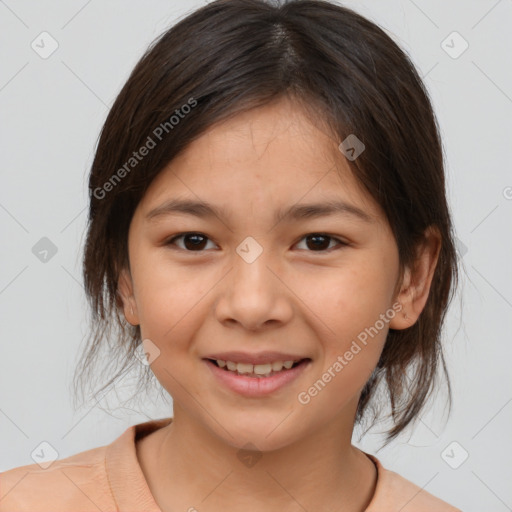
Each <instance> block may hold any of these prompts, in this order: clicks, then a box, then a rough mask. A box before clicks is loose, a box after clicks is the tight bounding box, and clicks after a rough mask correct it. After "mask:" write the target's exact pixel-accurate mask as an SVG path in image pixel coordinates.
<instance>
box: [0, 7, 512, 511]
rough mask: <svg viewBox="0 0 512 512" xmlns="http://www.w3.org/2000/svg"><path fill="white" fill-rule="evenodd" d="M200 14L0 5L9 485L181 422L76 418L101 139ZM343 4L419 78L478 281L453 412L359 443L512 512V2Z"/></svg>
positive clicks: (0, 388)
mask: <svg viewBox="0 0 512 512" xmlns="http://www.w3.org/2000/svg"><path fill="white" fill-rule="evenodd" d="M203 3H204V2H200V1H193V2H192V1H190V2H185V1H183V0H180V1H175V2H172V3H171V2H169V1H157V0H153V1H151V2H142V1H131V2H122V1H121V0H109V1H99V0H90V1H88V2H87V1H83V0H80V1H78V0H76V1H75V0H73V1H66V2H64V1H63V0H60V1H39V2H29V1H23V0H7V1H0V37H1V44H0V52H1V53H0V115H1V124H0V130H1V132H0V144H1V148H0V149H1V152H0V154H1V166H0V169H1V173H2V175H1V183H2V186H1V189H0V226H1V233H2V244H0V251H1V253H0V254H1V264H0V314H1V318H0V320H1V322H0V325H1V328H2V336H1V348H2V351H1V355H2V357H0V429H1V436H0V454H1V456H0V470H2V471H3V470H6V469H10V468H12V467H15V466H20V465H25V464H31V463H33V462H34V461H33V460H32V458H31V453H32V452H33V451H34V449H36V448H37V447H39V445H40V443H41V442H43V441H46V442H48V443H50V444H51V445H52V446H53V447H54V448H55V449H56V451H57V453H58V457H59V458H63V457H66V456H68V455H71V454H73V453H77V452H79V451H82V450H85V449H89V448H93V447H96V446H100V445H103V444H107V443H110V442H111V441H112V440H113V439H115V438H116V437H117V436H118V435H120V434H121V433H122V432H123V431H124V430H125V429H126V428H127V427H128V426H130V425H132V424H134V423H138V422H142V421H147V420H148V419H151V418H159V417H167V416H170V415H171V411H169V409H168V405H167V404H165V403H163V402H158V400H157V399H156V398H155V400H148V403H146V404H144V406H143V407H138V408H136V410H132V409H127V408H125V407H122V406H119V407H117V408H114V410H113V411H112V412H108V411H106V410H104V409H103V408H102V404H101V402H100V404H98V405H96V406H94V404H89V405H88V406H84V407H83V408H82V409H80V410H78V411H73V409H72V407H71V399H70V381H71V377H72V373H73V370H74V365H75V363H76V357H77V354H78V351H79V346H80V344H81V340H82V338H83V336H84V333H85V329H86V327H87V324H86V319H87V316H86V307H85V298H84V293H83V287H82V284H81V263H80V259H81V251H82V247H83V246H82V244H83V235H84V229H85V222H86V204H87V202H86V197H87V196H86V183H87V181H86V180H87V173H88V169H89V166H90V164H91V162H92V157H93V153H94V148H95V144H96V140H97V137H98V134H99V132H100V128H101V126H102V123H103V121H104V119H105V116H106V114H107V111H108V108H109V106H110V105H111V104H112V102H113V100H114V98H115V97H116V94H117V93H118V92H119V90H120V88H121V87H122V85H123V84H124V82H125V80H126V79H127V78H128V75H129V73H130V71H131V69H132V68H133V66H134V65H135V63H136V62H137V60H138V59H139V57H140V56H141V54H142V52H143V51H144V50H145V49H146V47H147V45H148V44H149V43H150V42H151V41H152V40H153V39H154V38H155V37H156V36H158V35H159V34H160V33H161V32H163V31H164V30H165V29H166V28H167V27H169V26H170V25H171V24H172V23H173V22H174V21H175V20H177V19H178V18H181V17H182V16H184V15H185V14H186V13H188V12H190V11H191V10H193V9H194V8H195V7H198V6H200V5H202V4H203ZM344 5H347V6H349V7H352V8H354V9H355V10H356V11H358V12H360V13H361V14H363V15H364V16H366V17H368V18H369V19H371V20H373V21H375V22H377V23H378V24H379V25H380V26H382V27H383V28H384V29H385V30H386V31H387V32H388V33H389V34H390V35H391V36H392V37H393V38H394V39H395V41H397V42H398V43H399V44H400V45H401V46H402V48H404V49H405V50H406V51H407V52H408V53H409V54H410V55H411V57H412V59H413V61H414V63H415V64H416V65H417V67H418V69H419V70H420V73H421V75H422V76H424V79H425V81H426V85H427V87H428V89H429V91H430V93H431V95H432V98H433V101H434V105H435V109H436V113H437V116H438V119H439V123H440V127H441V131H442V135H443V138H444V144H445V151H446V164H447V173H448V188H449V195H450V202H451V206H452V210H453V216H454V221H455V226H456V230H457V237H458V239H459V250H460V253H461V255H462V256H463V264H464V267H465V269H466V274H465V275H463V279H462V287H461V292H460V294H459V295H458V297H457V298H456V300H455V301H454V303H453V306H452V308H451V309H450V312H449V316H448V322H447V329H446V351H447V356H448V365H449V371H450V374H451V377H452V383H453V389H454V398H455V400H454V408H453V412H452V414H451V416H450V417H449V419H448V420H446V415H443V414H444V399H443V393H442V392H441V393H440V394H439V395H438V397H437V400H436V402H435V405H434V407H433V408H432V409H431V410H430V412H427V413H425V414H424V415H423V416H422V418H421V420H420V422H419V423H418V425H417V426H416V427H415V428H414V429H413V430H412V431H411V432H410V433H409V434H408V435H405V436H402V437H400V438H399V439H398V440H396V441H395V442H393V443H392V444H391V445H389V446H388V447H387V448H385V449H382V450H380V451H377V449H378V447H379V442H380V441H381V440H382V438H381V437H380V436H379V435H378V433H377V432H373V433H370V434H368V435H367V436H366V437H365V438H364V439H363V440H362V441H361V442H358V443H357V444H358V445H359V446H360V447H361V448H363V449H365V450H366V451H368V452H371V453H375V454H376V455H377V457H379V458H380V460H381V461H382V463H383V464H384V466H385V467H387V468H389V469H392V470H395V471H397V472H398V473H400V474H402V475H403V476H405V477H406V478H408V479H410V480H412V481H414V482H415V483H417V484H418V485H420V486H422V487H423V486H424V487H425V489H426V490H428V491H429V492H432V493H433V494H436V495H438V496H439V497H441V498H443V499H445V500H447V501H449V502H450V503H452V504H454V505H456V506H458V507H459V508H462V509H463V510H464V511H466V512H471V511H475V512H476V511H481V510H486V511H496V512H501V511H506V510H512V486H511V485H510V482H511V471H510V469H509V467H510V460H512V443H511V439H510V438H511V436H510V431H511V428H510V426H511V420H512V403H511V401H512V386H511V378H510V369H509V367H510V358H511V356H512V348H511V347H512V344H511V336H510V332H511V330H512V320H511V318H512V266H511V265H510V261H511V258H510V255H511V254H512V250H511V249H512V230H511V222H510V221H511V213H512V172H511V163H510V151H509V149H510V144H511V142H512V138H511V135H512V130H511V118H512V67H511V59H510V55H511V53H512V31H511V30H510V27H511V26H512V0H500V1H495V0H489V1H487V0H485V1H483V0H482V1H475V0H473V1H463V0H457V1H450V2H446V1H440V0H437V1H430V2H427V1H426V0H415V1H412V0H390V1H386V2H382V1H377V0H366V1H361V2H355V1H349V2H344ZM43 31H47V32H48V33H49V34H51V37H52V38H53V39H54V40H55V41H57V43H58V48H57V50H56V51H55V52H54V53H53V54H52V55H50V56H49V57H47V58H45V59H43V58H42V57H41V56H40V55H39V54H38V53H36V51H35V50H34V49H33V48H32V47H31V43H32V42H33V41H35V43H34V45H35V44H38V45H39V48H38V51H39V52H42V51H48V50H49V49H51V43H52V42H51V40H50V39H49V38H48V36H40V34H41V32H43ZM454 31H456V32H458V33H459V34H460V37H459V36H457V35H453V34H452V32H454ZM451 34H452V35H451ZM44 37H46V39H44V41H43V42H41V38H44ZM462 38H463V39H462ZM464 40H465V41H467V44H468V45H469V47H468V48H467V50H466V51H464V52H463V53H462V54H461V55H458V54H459V53H460V51H461V50H462V49H463V48H464ZM443 41H445V43H443ZM43 45H44V48H42V47H43ZM450 54H451V55H450ZM454 57H456V58H454ZM43 237H47V238H48V239H49V240H51V242H52V243H53V244H54V245H55V247H56V249H57V252H56V254H54V255H52V253H51V252H50V253H49V254H48V255H47V261H46V262H44V261H41V260H40V258H38V257H36V254H34V253H33V250H32V249H33V247H34V246H36V248H37V247H39V246H37V245H36V244H37V243H38V242H39V241H40V239H41V238H43ZM39 243H43V244H44V243H47V242H39ZM35 252H37V251H35ZM109 403H112V402H109ZM114 403H115V400H114ZM111 407H112V405H111ZM454 442H455V444H452V443H454ZM466 455H467V459H466V460H464V457H466Z"/></svg>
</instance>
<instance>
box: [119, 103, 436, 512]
mask: <svg viewBox="0 0 512 512" xmlns="http://www.w3.org/2000/svg"><path fill="white" fill-rule="evenodd" d="M338 144H339V141H336V140H335V139H334V138H333V137H332V136H331V135H330V134H328V132H327V131H326V130H325V129H323V128H322V127H321V126H320V125H319V124H318V123H315V122H313V121H312V120H311V119H310V118H309V117H307V116H306V115H305V113H304V112H303V111H302V110H301V109H300V107H299V106H298V105H297V104H296V103H294V102H293V101H292V100H291V99H281V100H279V101H277V102H274V103H272V104H269V105H267V106H265V107H263V108H258V109H255V110H252V111H249V112H246V113H243V114H240V115H237V116H236V117H234V118H232V119H230V120H228V121H224V122H222V123H220V124H217V125H215V126H214V127H212V128H211V129H209V130H208V131H207V132H206V133H205V134H204V135H202V136H201V137H200V138H198V139H196V140H195V141H194V142H192V143H191V144H190V146H189V147H188V148H187V149H186V150H185V151H183V152H182V153H181V154H180V155H179V156H178V157H177V158H175V159H174V160H173V161H172V162H171V163H170V164H169V165H168V166H167V167H166V168H165V169H164V170H163V171H162V172H161V173H160V174H159V175H158V176H157V177H156V178H155V179H154V180H153V182H152V183H151V184H150V186H149V188H148V190H147V191H146V194H145V196H144V197H143V199H142V201H141V202H140V204H139V205H138V207H137V209H136V211H135V214H134V216H133V219H132V222H131V225H130V230H129V240H128V242H129V260H130V270H128V269H124V270H123V271H122V273H121V275H120V279H119V291H120V294H121V297H122V302H123V311H124V314H125V317H126V319H127V321H128V322H130V323H131V324H132V325H140V327H141V333H142V339H150V340H151V342H152V343H153V344H154V345H155V346H157V347H158V349H159V350H160V354H159V355H158V357H157V358H156V359H155V360H154V361H153V362H152V364H151V369H152V371H153V372H154V374H155V376H156V377H157V378H158V380H159V382H160V383H161V384H162V386H163V387H164V388H165V390H166V391H167V392H168V393H169V394H170V395H171V396H172V397H173V404H174V412H173V418H174V420H173V422H172V423H171V424H170V425H169V426H168V427H165V428H162V429H160V430H157V431H156V432H154V433H152V434H150V435H148V436H147V437H145V438H143V439H142V440H140V441H139V442H138V444H137V455H138V458H139V461H140V464H141V467H142V470H143V473H144V475H145V477H146V479H147V481H148V485H149V487H150V489H151V491H152V493H153V495H154V497H155V500H156V502H157V503H158V505H159V506H160V508H161V509H162V510H163V511H164V512H165V511H170V510H189V509H191V507H195V508H197V510H200V511H208V512H216V511H221V510H222V511H223V512H230V511H235V510H237V511H238V510H247V511H260V510H265V511H269V512H272V511H280V512H282V511H299V510H300V511H303V510H304V508H305V509H306V510H317V511H324V510H325V511H327V510H344V511H347V512H361V511H364V510H365V508H366V507H367V505H368V504H369V502H370V500H371V498H372V496H373V494H374V490H375V485H376V480H377V475H376V469H375V466H374V464H373V463H372V462H371V461H370V459H369V458H368V457H367V456H366V455H365V454H364V453H363V452H361V451H360V450H358V449H357V448H355V447H354V446H352V444H351V436H352V430H353V425H354V418H355V413H356V408H357V403H358V399H359V395H360V393H361V390H362V388H363V387H364V385H365V383H366V381H367V379H368V378H369V376H370V374H371V372H372V370H373V369H374V368H375V366H376V364H377V362H378V359H379V356H380V354H381V351H382V349H383V346H384V342H385V339H386V335H387V332H388V329H389V327H391V328H394V329H404V328H407V327H410V326H411V325H412V324H414V322H415V321H416V320H417V318H418V316H419V314H420V313H421V311H422V309H423V307H424V305H425V302H426V299H427V296H428V292H429V289H430V285H431V280H432V275H433V271H434V269H435V265H436V262H437V257H438V254H439V247H440V241H439V237H438V236H437V233H436V232H435V231H430V232H429V233H428V234H427V235H428V236H427V241H426V243H425V244H424V245H423V246H422V248H421V250H419V251H418V260H417V265H415V267H414V272H413V271H412V270H410V269H406V270H405V273H404V275H403V280H402V281H401V282H400V277H401V276H400V273H399V258H398V249H397V246H396V242H395V239H394V237H393V235H392V232H391V229H390V227H389V225H388V222H387V220H386V217H385V215H384V213H383V212H382V211H381V209H380V208H379V206H378V205H377V204H376V203H375V202H374V200H373V199H372V198H371V196H369V194H368V193H367V192H365V191H364V190H363V189H362V188H361V187H360V185H359V184H358V183H357V181H356V180H355V178H354V177H353V176H352V175H351V172H350V169H349V166H348V162H347V160H346V159H345V157H344V155H343V154H342V153H341V152H340V151H339V150H338V147H337V146H338ZM176 197H180V198H188V199H191V200H199V199H200V200H203V201H207V202H209V203H212V204H214V205H218V206H222V207H225V208H226V209H227V211H226V217H221V218H219V217H216V216H213V217H211V218H199V217H195V216H192V215H187V214H183V213H180V214H173V215H168V216H160V217H156V218H154V219H153V220H151V221H150V220H147V219H146V215H147V214H148V212H150V211H151V210H152V209H153V208H155V207H157V206H160V205H161V204H162V203H164V202H165V201H166V200H168V199H171V198H176ZM327 199H342V200H343V201H345V202H347V203H350V204H351V205H353V206H356V207H357V208H359V209H361V210H363V211H364V212H365V213H366V214H367V215H368V217H369V220H362V219H360V218H359V217H356V216H354V215H349V214H337V215H331V216H326V217H320V218H314V219H299V220H295V221H293V220H281V221H280V222H278V223H276V222H275V221H274V214H275V212H276V211H277V210H279V209H286V208H287V207H289V206H292V205H296V204H297V203H300V204H306V203H318V202H322V201H325V200H327ZM183 232H192V234H197V233H200V234H201V235H203V236H205V237H206V238H205V239H202V238H200V239H199V241H202V242H203V243H202V245H200V248H199V249H194V242H196V243H197V241H196V240H195V239H194V238H193V237H192V240H191V239H190V237H188V238H187V237H182V238H179V239H178V240H175V241H174V242H173V244H170V243H169V240H171V239H172V238H173V237H175V236H178V235H179V234H181V233H183ZM319 233H320V234H326V235H328V236H329V237H333V238H329V237H328V238H326V239H321V241H320V242H316V245H315V240H313V241H312V240H311V238H310V237H309V238H308V235H311V234H319ZM249 236H250V237H252V238H253V239H254V240H256V241H257V243H258V244H259V245H260V246H261V248H262V249H263V252H262V253H261V255H260V256H259V257H258V258H257V259H256V260H255V261H253V262H252V263H248V262H246V261H245V260H244V259H243V258H241V257H240V256H239V254H238V253H237V252H236V249H237V247H238V246H239V245H240V244H241V242H243V241H244V240H245V239H246V237H249ZM336 239H339V240H341V241H343V242H345V243H346V244H347V245H340V244H339V243H338V242H337V241H336ZM318 247H320V248H318ZM400 285H401V286H400ZM397 301H398V302H400V303H401V305H402V312H400V313H396V314H395V315H394V317H393V318H392V320H391V321H390V322H389V323H386V325H385V327H384V328H383V329H381V330H380V331H379V333H378V335H376V336H374V337H373V338H371V339H370V341H369V342H368V344H367V345H366V346H364V347H363V348H362V350H361V351H360V352H359V353H358V354H357V355H355V356H354V357H353V359H352V360H351V361H350V362H348V364H347V365H346V366H345V367H344V368H343V370H342V371H341V372H339V373H337V374H336V376H335V377H334V378H332V379H331V381H330V382H329V383H328V384H327V385H326V386H325V387H324V388H323V389H322V390H321V392H319V393H318V394H317V395H316V396H315V397H313V398H312V399H311V401H310V402H309V403H308V404H305V405H304V404H301V403H300V402H299V401H298V399H297V396H298V394H299V393H300V392H302V391H307V390H308V388H310V387H311V385H312V384H313V383H314V382H315V381H317V380H318V379H319V378H320V377H321V376H322V374H323V373H324V372H325V371H326V370H327V369H328V368H329V367H332V365H333V363H334V362H335V361H336V360H337V357H338V356H339V355H343V354H344V353H345V352H346V351H347V350H349V348H350V346H351V343H352V341H353V340H355V339H356V338H357V335H358V334H359V333H361V332H362V331H364V329H365V328H368V327H370V326H373V325H375V322H376V321H377V320H378V319H379V315H381V314H383V313H386V312H387V311H389V310H392V306H393V304H395V305H396V304H397ZM404 312H405V313H404ZM226 350H242V351H248V352H255V351H263V350H279V351H284V352H289V353H294V354H296V353H298V354H301V355H302V356H303V357H309V358H311V363H310V364H309V366H308V367H307V368H306V369H305V370H304V371H303V372H302V374H301V375H300V376H299V377H298V378H297V379H295V380H294V381H293V382H291V383H289V384H288V385H287V386H285V387H284V388H282V389H280V390H278V391H277V392H275V393H273V394H271V395H269V396H265V397H264V398H247V397H244V396H241V395H239V394H236V393H234V392H232V391H230V390H229V389H226V388H224V387H223V386H222V385H220V384H219V382H218V381H217V380H216V379H215V378H214V377H213V375H212V374H211V372H210V371H209V368H207V367H206V363H205V362H204V361H203V359H202V358H203V357H205V356H207V355H208V354H211V353H212V352H219V351H226ZM248 442H250V443H252V444H253V445H255V447H257V450H259V452H260V454H261V455H262V456H261V458H260V459H259V460H258V462H257V463H256V464H255V465H253V466H252V467H247V466H245V465H244V464H243V463H242V462H241V461H240V460H239V458H238V457H237V454H238V452H239V449H240V448H242V447H244V446H245V445H246V444H247V443H248ZM191 510H193V509H191Z"/></svg>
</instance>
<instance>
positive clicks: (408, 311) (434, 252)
mask: <svg viewBox="0 0 512 512" xmlns="http://www.w3.org/2000/svg"><path fill="white" fill-rule="evenodd" d="M440 250H441V235H440V234H439V230H438V229H437V228H435V227H433V226H431V227H429V228H427V230H426V231H425V238H424V240H423V241H422V242H420V243H419V244H418V246H417V248H416V259H415V261H414V262H413V264H412V265H411V268H409V267H408V268H406V269H405V273H404V276H403V281H402V286H401V289H400V291H399V293H398V295H397V297H396V300H397V301H398V302H400V304H401V305H402V309H401V310H400V313H399V314H398V315H396V316H395V317H394V318H393V319H392V320H391V322H390V323H389V327H390V328H391V329H406V328H407V327H411V325H414V324H415V323H416V321H417V320H418V317H419V316H420V314H421V312H422V311H423V308H424V307H425V304H426V303H427V299H428V295H429V293H430V286H431V284H432V278H433V277H434V271H435V269H436V266H437V261H438V258H439V252H440Z"/></svg>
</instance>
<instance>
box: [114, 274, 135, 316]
mask: <svg viewBox="0 0 512 512" xmlns="http://www.w3.org/2000/svg"><path fill="white" fill-rule="evenodd" d="M117 289H118V297H119V299H120V303H119V301H118V306H120V307H122V308H123V312H124V316H125V318H126V320H127V322H128V323H130V324H131V325H139V323H140V321H139V314H138V311H137V304H136V302H135V297H134V295H133V282H132V277H131V275H130V271H129V270H128V269H126V268H123V269H122V270H121V272H120V274H119V280H118V282H117Z"/></svg>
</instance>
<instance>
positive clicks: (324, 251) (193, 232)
mask: <svg viewBox="0 0 512 512" xmlns="http://www.w3.org/2000/svg"><path fill="white" fill-rule="evenodd" d="M187 235H198V236H200V237H203V238H206V239H207V240H210V239H209V238H208V237H207V236H206V235H204V234H203V233H199V232H196V231H186V232H184V233H180V234H178V235H176V236H174V237H172V238H170V239H169V240H168V241H167V242H165V245H167V246H171V245H174V246H176V244H175V241H176V240H178V239H180V238H183V237H185V236H187ZM309 236H320V237H324V238H329V239H331V240H334V241H336V242H338V248H341V247H345V246H348V245H349V244H348V243H347V242H344V241H343V240H340V239H339V238H336V237H334V236H331V235H328V234H327V233H308V234H307V235H304V236H303V237H302V238H301V239H300V240H299V242H301V241H302V240H304V239H305V238H307V237H309ZM329 245H330V244H329ZM173 249H176V250H181V251H185V252H190V253H194V252H197V253H201V252H205V251H204V250H200V251H189V250H187V249H183V248H181V247H177V246H176V247H173ZM333 250H336V247H331V248H330V249H325V250H319V251H307V252H312V253H330V252H332V251H333Z"/></svg>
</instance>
